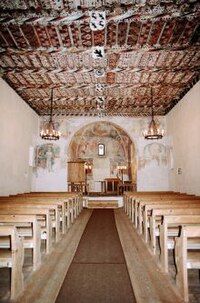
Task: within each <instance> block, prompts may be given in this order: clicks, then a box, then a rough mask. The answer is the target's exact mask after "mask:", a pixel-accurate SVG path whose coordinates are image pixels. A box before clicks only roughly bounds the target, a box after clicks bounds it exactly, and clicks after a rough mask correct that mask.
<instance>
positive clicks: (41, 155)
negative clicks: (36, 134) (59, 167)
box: [35, 143, 60, 172]
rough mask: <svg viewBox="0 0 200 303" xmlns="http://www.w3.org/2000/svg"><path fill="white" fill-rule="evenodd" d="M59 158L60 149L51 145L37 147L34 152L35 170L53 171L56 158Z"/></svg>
mask: <svg viewBox="0 0 200 303" xmlns="http://www.w3.org/2000/svg"><path fill="white" fill-rule="evenodd" d="M59 157H60V147H59V146H57V145H56V144H53V143H46V144H42V145H38V146H37V147H36V150H35V166H36V169H38V168H43V169H46V170H48V171H49V172H51V171H53V167H54V164H55V161H56V158H59Z"/></svg>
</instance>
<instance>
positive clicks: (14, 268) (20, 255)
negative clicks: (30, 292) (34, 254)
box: [0, 225, 24, 300]
mask: <svg viewBox="0 0 200 303" xmlns="http://www.w3.org/2000/svg"><path fill="white" fill-rule="evenodd" d="M4 237H10V249H0V267H1V268H3V267H10V268H11V300H15V299H16V298H17V297H18V296H19V295H20V293H21V292H22V291H23V287H24V286H23V273H22V266H23V262H24V248H23V239H22V238H20V237H19V236H18V233H17V229H16V227H15V226H6V225H5V226H0V238H4Z"/></svg>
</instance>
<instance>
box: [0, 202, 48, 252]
mask: <svg viewBox="0 0 200 303" xmlns="http://www.w3.org/2000/svg"><path fill="white" fill-rule="evenodd" d="M5 212H6V214H10V215H13V214H15V215H37V217H38V219H39V221H40V220H41V219H42V220H44V221H41V222H42V223H44V224H45V226H44V227H43V224H42V226H41V228H42V231H41V239H43V240H45V241H46V253H50V252H51V250H52V222H51V214H50V210H49V209H47V208H40V207H34V206H31V207H24V205H22V206H20V205H15V206H10V205H7V206H2V205H0V214H5Z"/></svg>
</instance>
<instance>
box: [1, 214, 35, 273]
mask: <svg viewBox="0 0 200 303" xmlns="http://www.w3.org/2000/svg"><path fill="white" fill-rule="evenodd" d="M8 224H12V225H13V224H14V225H15V227H16V228H17V232H18V235H20V236H21V237H23V238H24V241H23V244H24V248H26V249H27V248H31V249H32V250H33V270H37V269H38V268H39V267H40V265H41V228H40V223H39V222H38V219H37V216H36V215H9V214H0V225H1V226H3V225H8ZM24 224H27V226H25V225H24ZM9 245H10V243H9V237H7V238H1V239H0V247H1V248H2V247H3V248H9Z"/></svg>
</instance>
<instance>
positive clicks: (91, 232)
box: [56, 209, 136, 303]
mask: <svg viewBox="0 0 200 303" xmlns="http://www.w3.org/2000/svg"><path fill="white" fill-rule="evenodd" d="M90 302H91V303H93V302H98V303H108V302H109V303H112V302H113V303H118V302H119V303H121V302H123V303H130V302H131V303H133V302H136V301H135V298H134V294H133V290H132V286H131V282H130V278H129V274H128V271H127V267H126V263H125V258H124V254H123V250H122V246H121V243H120V240H119V236H118V232H117V229H116V225H115V219H114V211H113V210H110V209H96V210H94V211H93V213H92V215H91V217H90V220H89V222H88V224H87V226H86V228H85V231H84V233H83V236H82V238H81V241H80V243H79V246H78V249H77V251H76V254H75V256H74V259H73V261H72V264H71V265H70V268H69V270H68V273H67V275H66V277H65V280H64V282H63V285H62V287H61V290H60V292H59V294H58V297H57V300H56V303H90Z"/></svg>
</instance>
